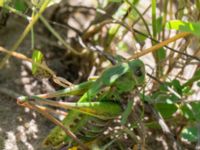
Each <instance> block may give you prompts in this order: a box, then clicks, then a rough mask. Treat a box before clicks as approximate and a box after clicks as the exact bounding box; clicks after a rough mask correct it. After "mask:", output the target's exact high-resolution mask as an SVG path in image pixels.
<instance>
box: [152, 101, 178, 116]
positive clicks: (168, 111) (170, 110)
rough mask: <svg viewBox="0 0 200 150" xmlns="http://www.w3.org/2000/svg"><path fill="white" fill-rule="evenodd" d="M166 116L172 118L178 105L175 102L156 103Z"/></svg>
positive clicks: (157, 107)
mask: <svg viewBox="0 0 200 150" xmlns="http://www.w3.org/2000/svg"><path fill="white" fill-rule="evenodd" d="M155 106H156V110H158V111H159V112H160V113H161V115H162V116H163V117H164V118H171V117H172V115H173V114H174V113H175V112H176V111H177V107H176V105H174V104H167V103H158V104H156V105H155Z"/></svg>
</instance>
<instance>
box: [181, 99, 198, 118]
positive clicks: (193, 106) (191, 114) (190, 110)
mask: <svg viewBox="0 0 200 150" xmlns="http://www.w3.org/2000/svg"><path fill="white" fill-rule="evenodd" d="M180 109H181V110H182V113H183V116H184V117H185V118H186V119H188V120H190V121H200V103H199V102H193V103H190V104H185V105H183V106H182V107H181V108H180Z"/></svg>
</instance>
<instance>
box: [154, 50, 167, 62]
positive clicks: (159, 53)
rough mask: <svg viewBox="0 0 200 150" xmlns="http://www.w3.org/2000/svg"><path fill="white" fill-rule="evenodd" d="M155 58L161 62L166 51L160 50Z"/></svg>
mask: <svg viewBox="0 0 200 150" xmlns="http://www.w3.org/2000/svg"><path fill="white" fill-rule="evenodd" d="M156 56H157V58H158V59H159V60H163V59H165V57H166V50H165V49H164V48H160V49H159V50H157V51H156Z"/></svg>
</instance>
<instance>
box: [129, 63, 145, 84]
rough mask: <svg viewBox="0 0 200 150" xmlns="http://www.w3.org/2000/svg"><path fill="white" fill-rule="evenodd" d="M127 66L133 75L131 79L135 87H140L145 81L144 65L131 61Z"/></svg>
mask: <svg viewBox="0 0 200 150" xmlns="http://www.w3.org/2000/svg"><path fill="white" fill-rule="evenodd" d="M129 66H130V68H131V71H132V73H133V79H134V80H135V84H136V85H142V84H143V83H144V80H145V67H144V63H143V62H142V61H141V60H139V59H136V60H132V61H130V62H129Z"/></svg>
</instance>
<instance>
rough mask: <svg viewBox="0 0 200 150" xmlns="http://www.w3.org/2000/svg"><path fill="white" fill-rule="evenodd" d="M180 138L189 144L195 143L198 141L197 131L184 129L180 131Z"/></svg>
mask: <svg viewBox="0 0 200 150" xmlns="http://www.w3.org/2000/svg"><path fill="white" fill-rule="evenodd" d="M180 135H181V138H182V139H184V140H187V141H189V142H196V141H197V139H198V129H197V128H196V127H186V128H184V129H183V130H182V131H181V134H180Z"/></svg>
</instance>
